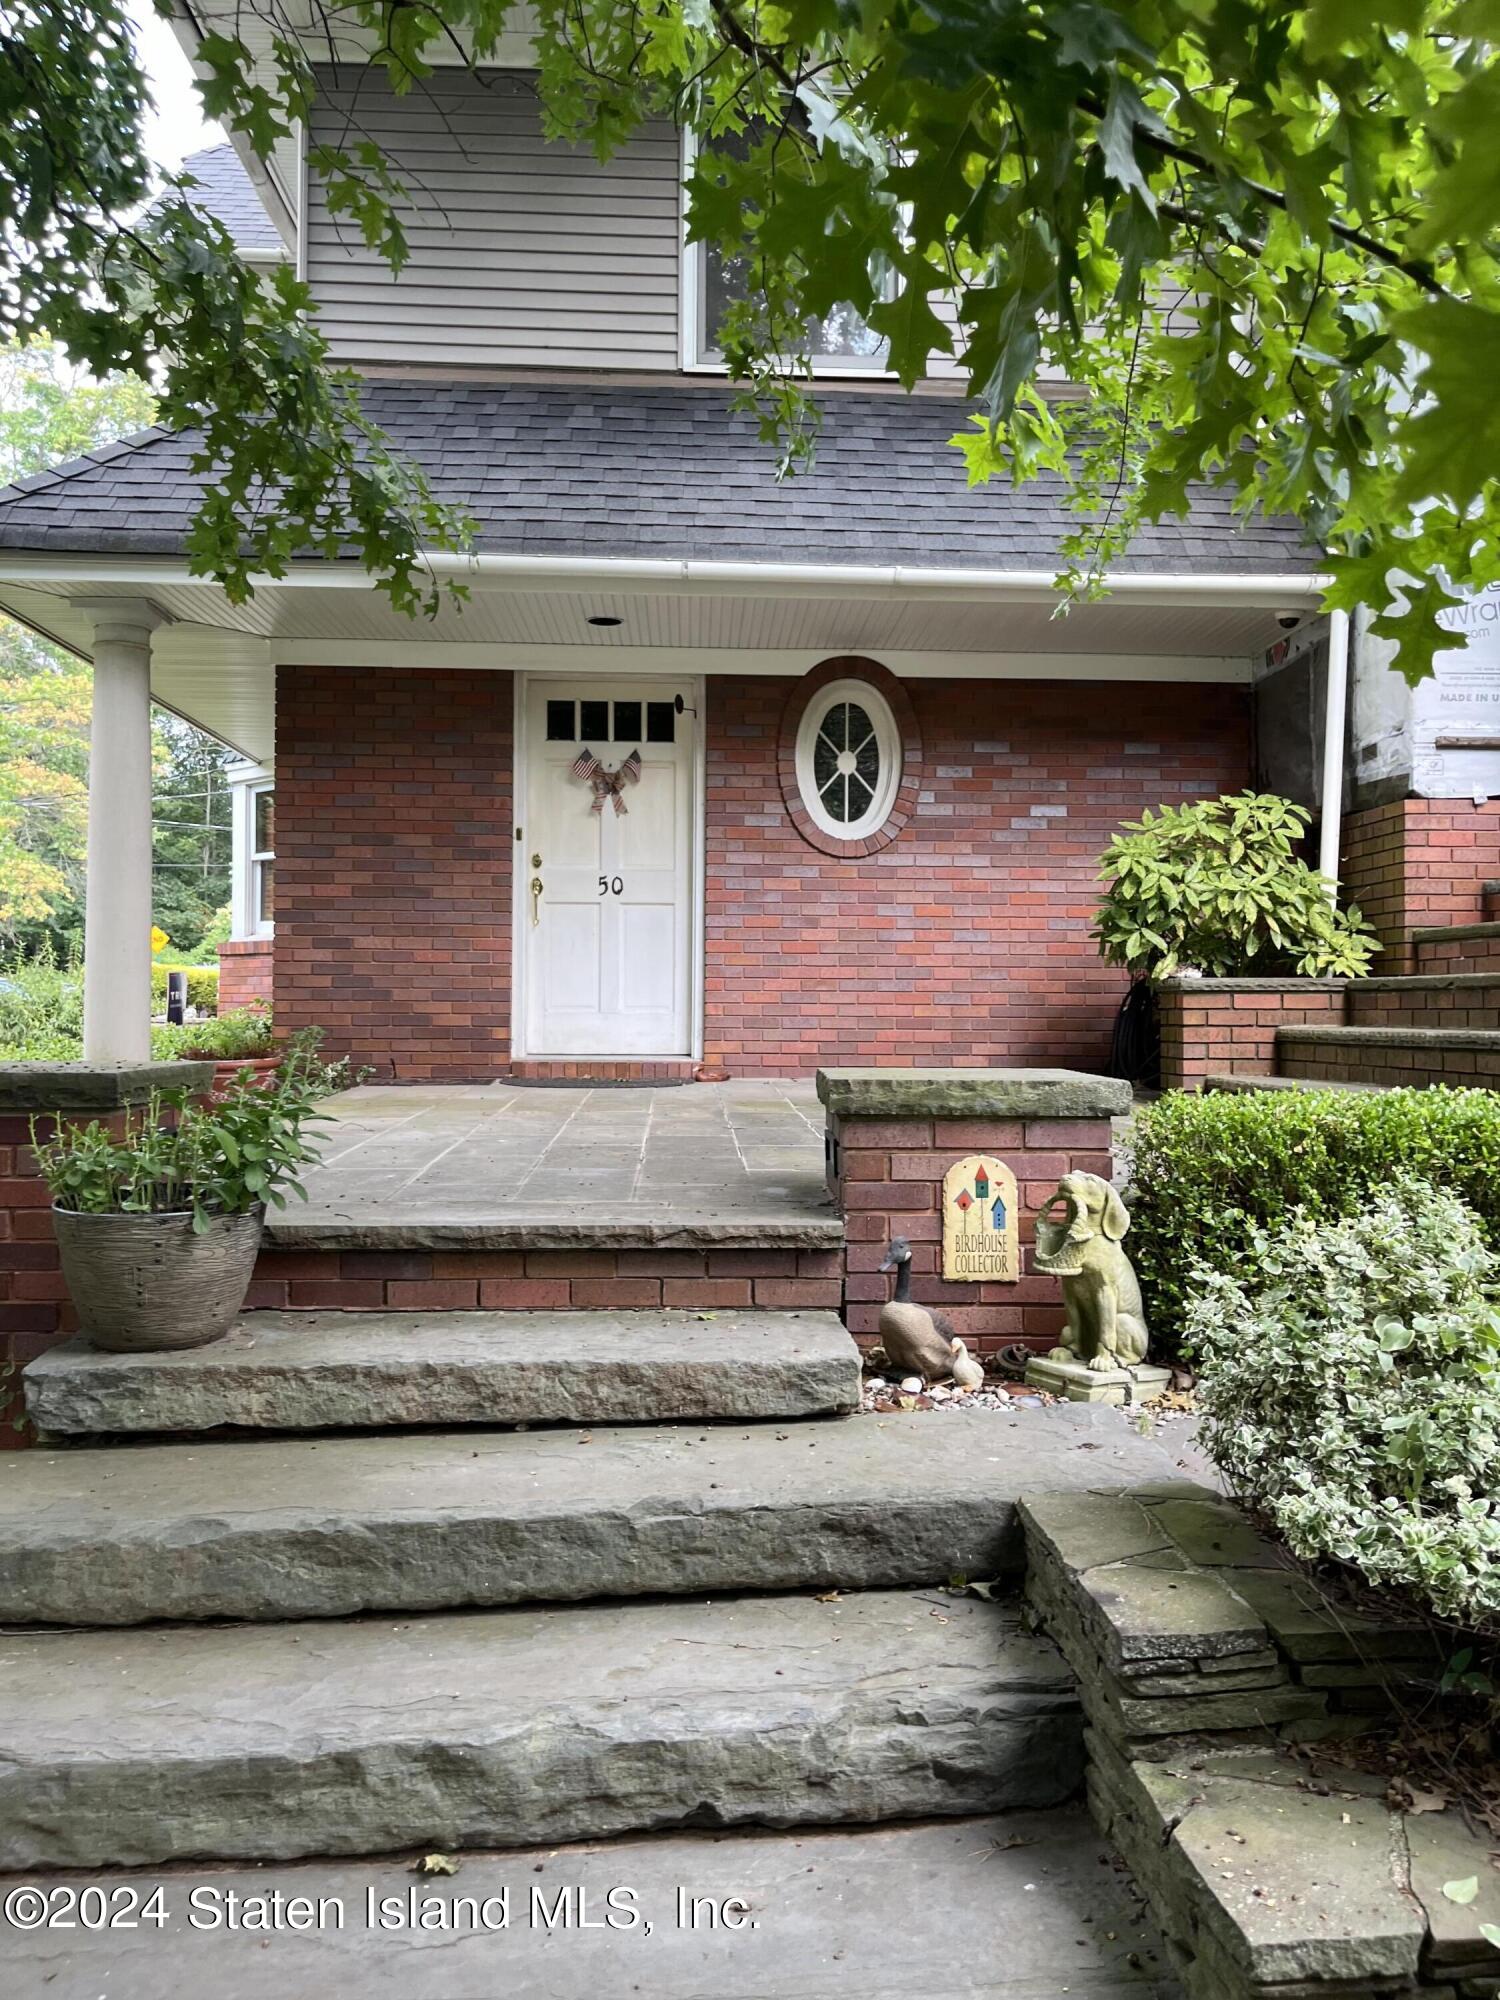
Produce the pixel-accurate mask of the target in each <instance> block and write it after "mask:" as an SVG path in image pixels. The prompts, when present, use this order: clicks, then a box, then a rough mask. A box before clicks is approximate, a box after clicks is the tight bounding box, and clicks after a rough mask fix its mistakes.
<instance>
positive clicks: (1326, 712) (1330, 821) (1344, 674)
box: [1318, 611, 1349, 906]
mask: <svg viewBox="0 0 1500 2000" xmlns="http://www.w3.org/2000/svg"><path fill="white" fill-rule="evenodd" d="M1348 712H1349V614H1348V612H1347V611H1331V612H1330V613H1329V614H1328V693H1327V697H1326V699H1325V701H1324V705H1323V785H1322V793H1321V802H1322V811H1323V822H1322V826H1321V828H1320V830H1319V836H1318V869H1319V872H1320V873H1321V874H1323V875H1325V876H1326V877H1327V879H1328V896H1329V900H1330V902H1332V903H1333V904H1334V905H1335V906H1337V903H1338V899H1339V833H1340V829H1341V827H1342V825H1343V818H1344V736H1345V726H1346V718H1347V716H1348Z"/></svg>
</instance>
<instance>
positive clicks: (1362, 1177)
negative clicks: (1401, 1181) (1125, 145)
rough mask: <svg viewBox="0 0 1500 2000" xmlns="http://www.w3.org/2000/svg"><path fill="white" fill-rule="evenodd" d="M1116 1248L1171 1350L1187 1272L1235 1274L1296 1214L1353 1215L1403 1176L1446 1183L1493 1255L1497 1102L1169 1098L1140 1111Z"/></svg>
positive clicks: (1427, 1097) (1496, 1098)
mask: <svg viewBox="0 0 1500 2000" xmlns="http://www.w3.org/2000/svg"><path fill="white" fill-rule="evenodd" d="M1134 1147H1135V1157H1134V1166H1133V1170H1132V1187H1131V1192H1130V1195H1129V1206H1130V1219H1131V1226H1130V1234H1129V1236H1128V1237H1127V1238H1126V1244H1127V1247H1128V1248H1129V1251H1130V1256H1131V1261H1132V1262H1133V1263H1134V1265H1135V1268H1136V1271H1137V1273H1138V1274H1139V1276H1140V1280H1141V1290H1142V1292H1143V1294H1144V1296H1145V1302H1146V1317H1147V1322H1148V1324H1149V1325H1150V1327H1151V1333H1152V1341H1153V1346H1154V1347H1155V1348H1157V1349H1159V1350H1164V1351H1166V1352H1169V1353H1175V1352H1177V1351H1179V1348H1180V1343H1181V1337H1182V1328H1183V1325H1184V1321H1185V1318H1186V1312H1187V1306H1188V1301H1189V1299H1190V1297H1191V1295H1192V1292H1193V1267H1194V1265H1195V1264H1197V1263H1199V1262H1200V1261H1201V1262H1204V1263H1207V1264H1209V1265H1212V1266H1213V1267H1214V1268H1215V1269H1216V1270H1220V1271H1243V1270H1245V1269H1246V1268H1247V1264H1248V1260H1249V1258H1250V1257H1251V1255H1252V1254H1253V1245H1254V1243H1255V1242H1256V1241H1257V1240H1258V1239H1259V1237H1260V1236H1261V1235H1262V1234H1263V1233H1264V1232H1265V1231H1267V1230H1275V1229H1277V1228H1279V1227H1280V1226H1281V1225H1282V1224H1283V1223H1284V1222H1285V1221H1286V1219H1287V1217H1288V1216H1289V1215H1290V1214H1291V1213H1292V1211H1293V1210H1294V1209H1297V1208H1299V1207H1303V1208H1306V1209H1307V1211H1308V1212H1309V1213H1310V1214H1313V1215H1319V1216H1322V1217H1324V1218H1325V1219H1328V1220H1333V1219H1336V1218H1338V1217H1342V1216H1349V1215H1353V1214H1355V1213H1356V1212H1357V1211H1358V1210H1359V1209H1360V1208H1362V1207H1363V1206H1364V1205H1365V1203H1366V1202H1367V1201H1368V1200H1369V1198H1370V1196H1371V1194H1372V1193H1373V1192H1374V1191H1376V1190H1378V1189H1380V1188H1382V1187H1385V1186H1386V1185H1388V1184H1389V1183H1390V1182H1391V1181H1392V1180H1393V1179H1395V1178H1396V1177H1397V1176H1398V1175H1401V1174H1416V1175H1419V1176H1420V1177H1421V1178H1423V1179H1425V1180H1430V1181H1433V1182H1436V1183H1438V1184H1439V1185H1441V1186H1444V1187H1448V1188H1451V1189H1452V1190H1453V1191H1454V1193H1456V1194H1457V1195H1459V1196H1461V1197H1462V1199H1463V1200H1464V1201H1465V1202H1466V1203H1467V1204H1468V1206H1469V1208H1470V1209H1471V1211H1472V1212H1473V1213H1474V1215H1475V1216H1476V1217H1477V1219H1478V1223H1479V1227H1480V1228H1481V1230H1482V1231H1483V1232H1484V1234H1485V1237H1486V1240H1487V1241H1488V1242H1489V1243H1490V1245H1491V1246H1492V1247H1493V1248H1494V1249H1495V1250H1497V1251H1500V1094H1496V1093H1495V1092H1493V1091H1488V1090H1442V1089H1438V1090H1389V1091H1382V1092H1378V1093H1377V1092H1371V1093H1370V1094H1368V1095H1365V1094H1363V1093H1359V1092H1347V1091H1275V1092H1272V1091H1264V1092H1260V1091H1247V1092H1244V1093H1243V1094H1242V1093H1239V1092H1232V1091H1206V1092H1204V1093H1202V1094H1201V1095H1200V1094H1199V1093H1197V1092H1194V1091H1168V1092H1167V1093H1166V1094H1165V1095H1164V1096H1163V1097H1160V1098H1158V1100H1157V1101H1156V1103H1155V1104H1151V1105H1147V1106H1145V1107H1143V1108H1142V1109H1141V1110H1140V1111H1139V1112H1137V1114H1136V1117H1135V1121H1134Z"/></svg>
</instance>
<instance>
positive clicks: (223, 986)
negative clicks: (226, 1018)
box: [219, 938, 273, 1014]
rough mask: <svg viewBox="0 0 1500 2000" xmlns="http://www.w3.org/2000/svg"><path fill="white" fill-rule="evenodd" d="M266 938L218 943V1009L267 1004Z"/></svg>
mask: <svg viewBox="0 0 1500 2000" xmlns="http://www.w3.org/2000/svg"><path fill="white" fill-rule="evenodd" d="M272 949H273V947H272V943H271V940H270V938H233V939H231V940H230V941H229V942H228V943H227V944H221V945H220V946H219V1012H220V1013H221V1014H227V1013H228V1012H229V1011H230V1009H231V1008H233V1007H269V1006H270V1004H271V976H272Z"/></svg>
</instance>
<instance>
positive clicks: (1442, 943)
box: [1415, 937, 1500, 977]
mask: <svg viewBox="0 0 1500 2000" xmlns="http://www.w3.org/2000/svg"><path fill="white" fill-rule="evenodd" d="M1415 953H1416V966H1415V970H1416V971H1417V972H1427V973H1432V972H1493V973H1495V974H1496V976H1497V977H1500V938H1472V937H1471V938H1426V939H1424V938H1419V939H1418V940H1417V943H1416V948H1415Z"/></svg>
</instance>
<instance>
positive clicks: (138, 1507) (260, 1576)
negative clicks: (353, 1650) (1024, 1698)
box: [0, 1406, 1173, 1625]
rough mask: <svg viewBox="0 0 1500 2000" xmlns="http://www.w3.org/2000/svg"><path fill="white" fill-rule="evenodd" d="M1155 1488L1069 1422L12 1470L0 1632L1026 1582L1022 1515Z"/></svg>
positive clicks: (497, 1441) (55, 1461) (214, 1448)
mask: <svg viewBox="0 0 1500 2000" xmlns="http://www.w3.org/2000/svg"><path fill="white" fill-rule="evenodd" d="M1028 1420H1029V1421H1028ZM1172 1470H1173V1468H1172V1465H1171V1462H1170V1460H1169V1459H1168V1456H1167V1454H1166V1453H1165V1452H1164V1451H1163V1450H1162V1448H1161V1447H1160V1446H1159V1445H1157V1444H1156V1443H1154V1442H1153V1441H1152V1440H1151V1439H1149V1438H1143V1437H1139V1436H1137V1435H1136V1434H1135V1433H1134V1432H1133V1431H1132V1430H1131V1429H1130V1428H1129V1427H1128V1426H1127V1425H1125V1424H1123V1423H1122V1422H1121V1421H1120V1419H1119V1418H1118V1417H1117V1416H1116V1415H1115V1414H1114V1413H1113V1412H1110V1411H1105V1410H1102V1409H1090V1408H1085V1407H1079V1406H1068V1407H1065V1408H1060V1409H1055V1410H1027V1411H1020V1412H1017V1413H1016V1415H1015V1417H1005V1416H1001V1415H998V1414H995V1413H993V1412H990V1411H985V1410H974V1411H968V1412H958V1411H955V1412H951V1413H950V1412H914V1413H912V1414H911V1415H909V1416H905V1417H896V1418H890V1419H886V1420H881V1419H878V1418H874V1417H850V1418H847V1419H845V1420H844V1421H842V1422H832V1423H821V1422H820V1423H798V1424H788V1425H785V1426H780V1425H756V1426H753V1427H751V1428H749V1429H741V1428H738V1427H730V1426H712V1427H708V1428H700V1427H691V1428H689V1427H680V1428H676V1429H667V1430H654V1429H634V1430H598V1431H593V1432H577V1431H525V1432H501V1433H496V1432H457V1433H446V1434H437V1435H433V1434H422V1433H406V1434H403V1435H400V1436H387V1437H368V1438H367V1437H355V1438H347V1437H346V1438H323V1439H319V1440H316V1441H315V1440H311V1439H302V1438H289V1439H282V1438H278V1439H270V1438H266V1439H257V1440H253V1441H251V1442H248V1443H235V1444H222V1443H220V1444H213V1443H210V1444H204V1445H188V1444H167V1445H142V1446H127V1447H121V1448H118V1449H114V1450H96V1451H79V1450H76V1449H74V1450H61V1451H27V1452H9V1453H6V1454H4V1455H3V1458H0V1623H5V1624H29V1623H50V1624H70V1625H77V1624H84V1623H86V1624H92V1625H120V1624H132V1623H138V1622H140V1621H142V1620H146V1619H152V1618H182V1619H198V1618H245V1619H274V1618H312V1617H333V1616H337V1615H340V1614H344V1613H350V1612H362V1611H372V1610H374V1611H406V1612H409V1611H414V1610H425V1609H430V1608H437V1607H443V1606H454V1605H463V1604H490V1605H494V1604H512V1603H520V1602H525V1601H528V1600H558V1599H578V1598H588V1597H601V1596H610V1597H627V1596H643V1595H646V1594H648V1593H657V1592H661V1593H667V1594H674V1593H680V1592H684V1591H694V1590H724V1589H761V1590H786V1589H797V1588H801V1587H816V1588H828V1587H831V1586H833V1585H842V1586H844V1587H846V1588H854V1589H861V1588H869V1587H872V1586H885V1585H893V1584H931V1583H941V1582H943V1581H945V1580H946V1579H947V1578H948V1577H950V1576H952V1575H953V1574H954V1573H955V1572H959V1573H962V1574H964V1575H966V1576H973V1577H993V1576H997V1575H1000V1574H1001V1573H1003V1572H1006V1571H1016V1570H1018V1569H1019V1566H1020V1563H1021V1560H1022V1544H1021V1535H1020V1529H1019V1525H1018V1522H1017V1517H1016V1504H1015V1503H1016V1499H1017V1496H1018V1495H1019V1494H1022V1493H1026V1492H1049V1493H1050V1492H1059V1491H1077V1490H1079V1489H1081V1488H1085V1487H1088V1488H1094V1487H1100V1486H1104V1487H1108V1486H1111V1485H1119V1486H1126V1485H1129V1484H1132V1483H1134V1484H1141V1483H1144V1482H1148V1481H1151V1480H1154V1479H1160V1478H1162V1477H1165V1476H1169V1475H1170V1473H1171V1472H1172Z"/></svg>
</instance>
